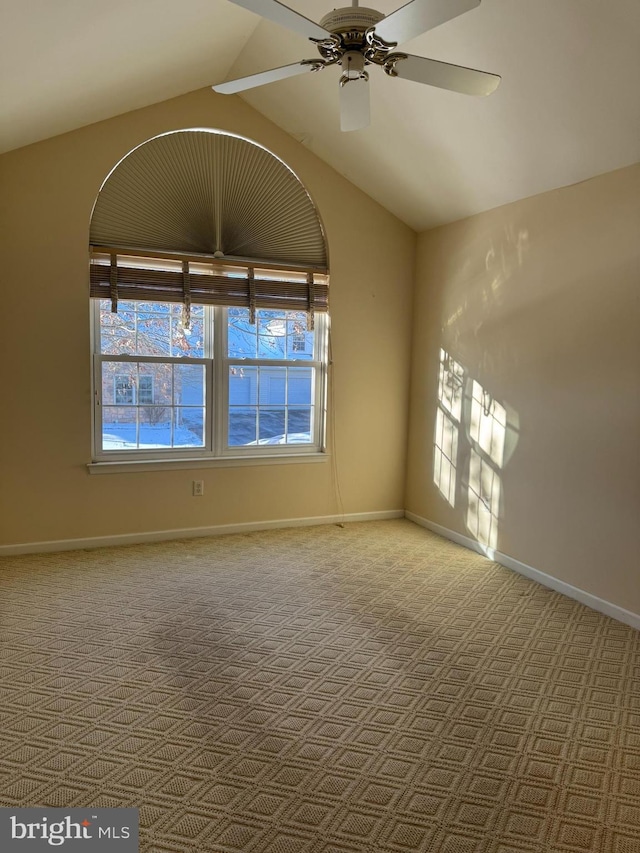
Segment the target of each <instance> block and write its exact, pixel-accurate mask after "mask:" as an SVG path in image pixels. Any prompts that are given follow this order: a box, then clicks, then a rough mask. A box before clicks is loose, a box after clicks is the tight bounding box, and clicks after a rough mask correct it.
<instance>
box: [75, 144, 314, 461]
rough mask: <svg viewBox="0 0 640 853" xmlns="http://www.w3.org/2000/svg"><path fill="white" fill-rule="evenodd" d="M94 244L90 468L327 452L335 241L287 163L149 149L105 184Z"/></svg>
mask: <svg viewBox="0 0 640 853" xmlns="http://www.w3.org/2000/svg"><path fill="white" fill-rule="evenodd" d="M90 239H91V265H90V292H91V299H92V331H93V335H92V340H93V361H94V371H93V381H94V395H93V397H94V401H95V402H94V417H93V423H94V435H93V443H94V461H96V462H104V461H123V460H130V461H131V460H139V459H151V460H163V459H183V458H185V457H187V458H198V459H208V458H211V459H214V458H227V457H243V456H244V457H246V456H264V455H285V454H286V455H292V454H295V455H298V454H302V455H304V454H308V453H314V452H315V453H317V452H320V451H322V450H323V449H324V409H325V399H326V368H327V326H328V320H327V310H328V266H327V253H326V244H325V239H324V233H323V229H322V225H321V222H320V219H319V216H318V213H317V210H316V208H315V206H314V204H313V202H312V200H311V198H310V197H309V194H308V193H307V191H306V190H305V188H304V186H303V185H302V184H301V183H300V181H299V179H298V178H297V177H296V176H295V174H294V173H293V172H292V171H291V170H290V169H289V168H288V167H287V166H286V165H285V164H284V163H283V162H282V161H281V160H279V159H278V158H277V157H275V156H274V155H273V154H271V153H270V152H269V151H267V150H266V149H264V148H263V147H262V146H259V145H257V144H256V143H254V142H251V141H249V140H247V139H244V138H242V137H238V136H233V135H230V134H227V133H222V132H219V131H208V130H185V131H176V132H172V133H168V134H164V135H162V136H159V137H155V138H154V139H151V140H149V141H148V142H145V143H143V144H142V145H140V146H139V147H137V148H135V149H134V150H133V151H132V152H130V153H129V154H128V155H127V156H126V157H125V158H124V159H123V160H122V161H121V162H120V163H119V164H118V165H117V166H116V167H115V169H114V170H113V171H112V172H111V174H110V175H109V176H108V178H107V179H106V181H105V182H104V184H103V186H102V188H101V190H100V193H99V195H98V198H97V200H96V204H95V207H94V211H93V215H92V220H91V237H90Z"/></svg>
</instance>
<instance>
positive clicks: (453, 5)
mask: <svg viewBox="0 0 640 853" xmlns="http://www.w3.org/2000/svg"><path fill="white" fill-rule="evenodd" d="M231 2H232V3H235V4H236V5H237V6H242V7H243V8H244V9H248V10H249V11H250V12H255V13H256V14H258V15H261V16H262V17H263V18H267V19H268V20H270V21H274V22H275V23H276V24H281V25H282V26H284V27H288V28H289V29H290V30H294V32H297V33H300V34H302V35H303V36H306V37H307V38H308V39H309V41H311V42H313V44H315V46H316V47H317V49H318V52H319V53H320V58H319V59H303V60H301V61H300V62H294V63H293V64H292V65H283V66H281V67H280V68H272V69H271V70H270V71H262V72H260V73H259V74H251V75H250V76H249V77H241V78H239V79H238V80H230V81H229V82H227V83H219V84H218V85H217V86H212V89H213V90H214V91H215V92H220V93H221V94H223V95H233V94H236V93H237V92H243V91H245V90H246V89H253V88H254V87H256V86H264V85H265V84H266V83H274V82H275V81H276V80H284V79H285V77H295V76H296V75H298V74H304V73H305V72H307V71H320V70H321V69H322V68H326V67H327V66H329V65H336V64H337V63H340V64H341V66H342V74H341V75H340V128H341V130H360V129H361V128H364V127H367V126H368V125H369V122H370V112H369V83H368V81H369V74H368V72H367V71H366V70H365V68H366V66H367V65H379V66H381V68H382V69H383V70H384V71H386V73H387V74H388V75H389V76H390V77H400V78H402V79H404V80H413V81H415V82H416V83H426V84H427V85H429V86H437V87H438V88H440V89H450V90H452V91H454V92H462V93H463V94H466V95H489V94H491V92H493V91H494V90H495V89H496V87H497V86H498V83H499V82H500V77H499V76H498V75H497V74H489V73H487V72H486V71H476V70H475V69H474V68H465V67H463V66H461V65H451V64H450V63H448V62H439V61H437V60H435V59H427V58H426V57H423V56H411V55H410V54H407V53H398V52H395V48H396V47H397V46H398V45H399V44H401V43H402V42H405V41H409V40H410V39H412V38H415V37H416V36H418V35H420V34H421V33H424V32H426V31H427V30H430V29H433V28H434V27H437V26H438V25H439V24H443V23H445V21H450V20H451V19H452V18H455V17H457V16H458V15H461V14H462V13H463V12H468V11H470V10H471V9H473V8H474V7H475V6H478V5H479V4H480V0H410V2H409V3H407V4H406V5H405V6H402V7H401V8H400V9H396V11H395V12H392V13H391V14H390V15H388V16H387V17H385V16H384V15H383V14H382V13H381V12H377V11H376V10H375V9H368V8H365V7H364V6H363V7H359V6H358V0H352V3H353V5H352V6H351V7H346V8H342V9H335V10H334V11H333V12H329V13H328V14H327V15H325V16H324V18H322V20H321V21H320V23H319V24H316V23H315V22H314V21H311V20H309V18H305V17H304V15H301V14H300V13H299V12H295V11H294V10H293V9H290V8H289V7H288V6H285V5H284V4H282V3H279V2H278V0H231Z"/></svg>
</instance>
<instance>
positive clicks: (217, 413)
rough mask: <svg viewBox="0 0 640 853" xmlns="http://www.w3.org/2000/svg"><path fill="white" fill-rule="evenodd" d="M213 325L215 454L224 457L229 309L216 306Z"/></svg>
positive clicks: (213, 312)
mask: <svg viewBox="0 0 640 853" xmlns="http://www.w3.org/2000/svg"><path fill="white" fill-rule="evenodd" d="M211 312H212V324H213V371H212V376H213V418H212V425H213V443H212V448H213V453H214V455H215V456H222V451H223V447H224V445H225V442H226V429H227V427H226V423H225V420H226V422H227V423H228V420H229V413H228V408H229V403H228V392H227V386H228V381H229V380H228V376H226V375H225V374H226V373H228V368H227V359H226V354H227V330H226V323H227V309H226V308H221V307H218V306H214V307H213V308H212V309H211Z"/></svg>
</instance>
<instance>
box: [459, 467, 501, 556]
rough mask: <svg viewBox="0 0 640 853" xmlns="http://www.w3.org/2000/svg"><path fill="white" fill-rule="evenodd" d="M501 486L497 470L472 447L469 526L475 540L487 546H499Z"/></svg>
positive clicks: (468, 507) (468, 508) (468, 502)
mask: <svg viewBox="0 0 640 853" xmlns="http://www.w3.org/2000/svg"><path fill="white" fill-rule="evenodd" d="M500 488H501V482H500V475H499V474H498V472H497V471H496V469H495V468H494V467H493V466H492V465H491V464H490V463H489V462H488V461H487V460H486V459H483V458H482V456H480V454H479V453H477V452H476V451H475V450H472V451H471V457H470V459H469V494H468V500H467V528H468V529H469V532H470V533H471V534H472V535H473V536H474V537H475V539H476V541H477V542H478V543H479V544H480V545H484V546H485V547H487V548H494V549H495V548H496V547H497V545H498V518H499V513H500Z"/></svg>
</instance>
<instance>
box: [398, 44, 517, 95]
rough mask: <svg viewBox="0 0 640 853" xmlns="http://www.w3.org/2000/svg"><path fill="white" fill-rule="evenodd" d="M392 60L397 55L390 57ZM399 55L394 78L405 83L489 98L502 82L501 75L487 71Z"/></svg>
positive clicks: (422, 57)
mask: <svg viewBox="0 0 640 853" xmlns="http://www.w3.org/2000/svg"><path fill="white" fill-rule="evenodd" d="M389 56H391V57H393V56H394V54H393V53H392V54H389ZM405 56H406V54H400V57H399V58H398V60H397V62H396V63H395V65H394V71H395V74H392V76H398V77H402V79H403V80H413V81H414V82H416V83H426V84H427V85H428V86H437V87H438V88H439V89H451V91H452V92H461V93H462V94H463V95H490V94H491V93H492V92H493V91H495V90H496V89H497V88H498V84H499V83H500V80H501V79H502V78H501V77H500V76H499V75H498V74H489V72H488V71H476V70H475V68H465V67H464V66H463V65H451V64H450V63H448V62H438V60H437V59H427V58H426V57H424V56H411V55H409V56H406V59H405V58H403V57H405Z"/></svg>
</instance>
